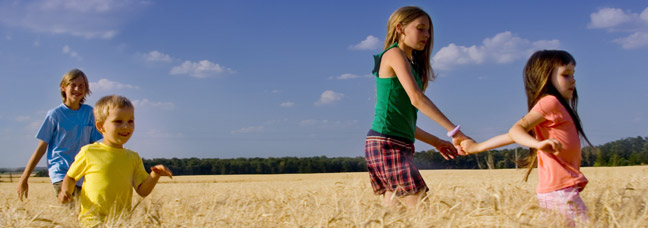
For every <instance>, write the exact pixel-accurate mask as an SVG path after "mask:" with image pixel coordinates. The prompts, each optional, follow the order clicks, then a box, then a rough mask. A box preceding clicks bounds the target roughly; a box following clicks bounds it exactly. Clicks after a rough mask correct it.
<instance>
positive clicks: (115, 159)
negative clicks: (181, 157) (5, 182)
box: [58, 95, 172, 226]
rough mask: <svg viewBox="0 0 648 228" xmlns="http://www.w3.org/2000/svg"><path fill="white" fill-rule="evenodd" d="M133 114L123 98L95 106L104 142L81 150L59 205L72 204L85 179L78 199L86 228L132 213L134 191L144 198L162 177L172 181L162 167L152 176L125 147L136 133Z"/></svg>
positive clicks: (154, 169)
mask: <svg viewBox="0 0 648 228" xmlns="http://www.w3.org/2000/svg"><path fill="white" fill-rule="evenodd" d="M134 114H135V108H134V107H133V104H132V103H131V102H130V101H129V100H128V99H127V98H125V97H122V96H116V95H111V96H105V97H102V98H101V99H99V101H97V104H96V105H95V108H94V116H95V118H96V120H95V122H96V125H97V129H98V130H99V132H100V133H101V134H102V135H103V137H104V140H103V142H101V143H93V144H90V145H86V146H84V147H82V148H81V150H80V151H79V153H78V154H77V156H76V157H75V160H74V163H72V165H71V166H70V169H69V170H68V172H67V175H66V176H65V178H64V180H63V184H62V189H61V193H60V194H59V196H58V200H59V201H60V202H67V201H70V200H71V195H72V192H73V190H74V183H75V182H76V180H79V179H81V178H82V177H85V179H84V181H83V186H82V188H81V194H80V197H79V198H80V201H81V213H80V214H79V221H80V222H81V224H82V225H84V226H96V225H99V224H101V223H104V222H106V220H107V219H115V218H119V217H120V216H122V215H125V214H127V213H129V212H130V209H131V201H132V196H133V190H132V188H135V191H136V192H137V194H139V195H140V196H142V197H145V196H147V195H148V194H150V193H151V191H153V188H154V187H155V184H157V182H158V180H159V179H160V176H169V177H172V173H171V171H170V170H169V169H167V168H166V167H164V166H163V165H156V166H153V167H151V173H150V175H149V173H147V172H146V170H145V169H144V165H143V164H142V159H141V158H140V157H139V155H138V154H137V153H136V152H134V151H132V150H129V149H126V148H124V147H123V145H124V144H125V143H126V142H128V140H129V139H130V137H131V135H132V134H133V131H134V130H135V117H134Z"/></svg>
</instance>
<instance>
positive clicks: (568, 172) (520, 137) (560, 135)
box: [461, 50, 591, 226]
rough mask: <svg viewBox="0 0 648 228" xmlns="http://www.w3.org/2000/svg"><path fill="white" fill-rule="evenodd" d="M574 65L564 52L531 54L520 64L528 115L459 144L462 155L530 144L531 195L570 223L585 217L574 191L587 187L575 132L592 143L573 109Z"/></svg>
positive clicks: (554, 51)
mask: <svg viewBox="0 0 648 228" xmlns="http://www.w3.org/2000/svg"><path fill="white" fill-rule="evenodd" d="M575 65H576V60H574V58H573V57H572V56H571V55H570V54H569V53H568V52H566V51H561V50H543V51H538V52H536V53H534V54H533V55H532V56H531V57H530V58H529V60H528V61H527V64H526V66H525V67H524V87H525V90H526V95H527V101H528V106H529V107H528V108H529V113H527V114H526V115H525V116H524V117H522V119H520V120H519V121H518V122H517V123H515V125H513V127H512V128H511V129H510V130H509V132H508V134H503V135H499V136H495V137H493V138H491V139H489V140H486V141H484V142H482V143H475V142H474V141H472V140H465V141H463V142H462V143H461V146H462V148H463V150H464V151H465V152H466V153H478V152H481V151H486V150H489V149H492V148H495V147H500V146H504V145H508V144H511V143H514V142H515V143H518V144H520V145H523V146H527V147H529V148H530V154H529V157H528V158H527V164H529V169H528V170H527V172H526V175H525V177H524V180H525V181H526V180H527V178H528V177H529V173H530V172H531V170H532V169H533V167H534V166H535V165H536V164H537V167H538V187H537V188H536V193H537V197H538V201H539V203H540V207H542V208H545V209H548V210H550V211H556V212H559V213H560V214H562V215H563V216H564V217H565V218H566V219H567V220H566V223H567V225H569V226H573V225H575V223H576V222H577V221H580V222H585V221H587V220H588V217H587V207H586V206H585V204H584V203H583V200H582V199H581V197H580V194H579V192H580V191H582V190H583V188H585V185H587V178H585V176H584V175H583V173H581V172H580V163H581V144H580V136H582V137H583V138H584V139H585V141H587V143H588V144H589V145H590V146H591V143H590V142H589V140H588V139H587V137H586V136H585V133H584V132H583V127H582V125H581V122H580V118H579V117H578V113H577V112H576V105H577V103H578V94H577V93H576V80H575V79H574V66H575ZM538 151H539V152H538ZM536 162H537V163H536Z"/></svg>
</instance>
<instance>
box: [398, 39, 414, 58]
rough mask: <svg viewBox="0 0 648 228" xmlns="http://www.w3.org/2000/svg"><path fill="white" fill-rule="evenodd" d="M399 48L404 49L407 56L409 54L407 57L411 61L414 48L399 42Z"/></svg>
mask: <svg viewBox="0 0 648 228" xmlns="http://www.w3.org/2000/svg"><path fill="white" fill-rule="evenodd" d="M398 48H400V49H401V50H403V52H405V56H407V59H409V60H410V61H411V60H412V48H410V47H408V46H407V45H405V44H404V43H398Z"/></svg>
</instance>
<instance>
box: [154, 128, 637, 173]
mask: <svg viewBox="0 0 648 228" xmlns="http://www.w3.org/2000/svg"><path fill="white" fill-rule="evenodd" d="M528 153H529V150H528V149H526V148H522V147H518V148H512V149H499V150H490V151H486V152H483V153H479V154H474V155H469V156H465V157H458V158H456V159H454V160H445V159H444V158H443V157H442V156H441V154H440V153H438V152H437V151H435V150H428V151H421V152H416V153H415V154H414V163H415V164H416V167H418V168H419V169H503V168H516V167H518V166H519V163H520V162H519V161H520V160H522V158H524V157H526V156H527V155H528ZM143 161H144V166H145V167H147V169H148V167H150V166H152V165H156V164H163V165H165V166H167V167H168V168H169V169H171V170H172V171H173V173H174V174H176V175H203V174H210V175H213V174H282V173H335V172H365V171H367V163H366V161H365V159H364V157H336V158H328V157H326V156H319V157H280V158H272V157H271V158H234V159H215V158H206V159H199V158H183V159H180V158H172V159H166V158H156V159H144V160H143ZM646 164H648V137H634V138H624V139H620V140H617V141H614V142H609V143H606V144H603V145H600V146H596V147H595V148H592V147H584V148H583V149H582V162H581V166H584V167H587V166H627V165H646Z"/></svg>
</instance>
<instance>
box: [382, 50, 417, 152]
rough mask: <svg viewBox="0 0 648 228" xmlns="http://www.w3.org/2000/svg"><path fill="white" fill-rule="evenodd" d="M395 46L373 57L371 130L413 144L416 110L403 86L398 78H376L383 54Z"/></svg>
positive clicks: (415, 74)
mask: <svg viewBox="0 0 648 228" xmlns="http://www.w3.org/2000/svg"><path fill="white" fill-rule="evenodd" d="M397 46H398V43H394V44H393V45H392V46H390V47H389V48H387V49H385V50H384V51H382V52H381V53H380V54H377V55H374V61H375V65H374V69H373V71H372V73H373V75H374V76H376V109H375V114H374V120H373V123H372V124H371V130H374V131H376V132H378V133H380V134H383V135H388V136H396V137H402V138H406V139H410V140H411V142H414V132H415V131H416V113H417V112H418V109H416V108H415V107H414V106H413V105H412V102H411V101H410V99H409V96H407V93H406V92H405V89H404V88H403V85H401V83H400V81H398V77H391V78H380V77H378V70H379V69H380V62H381V60H382V56H383V54H385V52H386V51H387V50H389V49H391V48H394V47H397ZM410 70H411V71H412V75H414V79H416V84H417V85H418V87H419V89H423V83H422V82H421V78H420V77H419V75H418V74H417V73H416V72H415V71H414V68H412V67H411V66H410Z"/></svg>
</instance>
